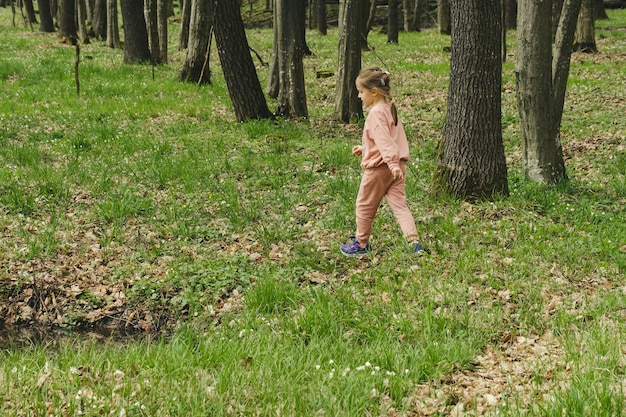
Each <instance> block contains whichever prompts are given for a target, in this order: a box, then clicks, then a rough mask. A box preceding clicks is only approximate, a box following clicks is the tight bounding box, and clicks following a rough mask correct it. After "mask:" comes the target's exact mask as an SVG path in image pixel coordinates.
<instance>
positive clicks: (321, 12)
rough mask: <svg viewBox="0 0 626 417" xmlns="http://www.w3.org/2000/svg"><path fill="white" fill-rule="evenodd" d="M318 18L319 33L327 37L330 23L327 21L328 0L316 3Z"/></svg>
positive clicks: (319, 0) (320, 0) (318, 0)
mask: <svg viewBox="0 0 626 417" xmlns="http://www.w3.org/2000/svg"><path fill="white" fill-rule="evenodd" d="M315 8H316V13H315V15H316V16H317V33H319V34H320V35H322V36H325V35H326V34H327V33H328V22H327V20H326V0H317V1H316V2H315Z"/></svg>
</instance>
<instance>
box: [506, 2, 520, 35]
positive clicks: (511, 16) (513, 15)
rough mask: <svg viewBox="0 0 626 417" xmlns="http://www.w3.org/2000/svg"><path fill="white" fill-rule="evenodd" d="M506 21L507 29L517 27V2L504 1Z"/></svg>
mask: <svg viewBox="0 0 626 417" xmlns="http://www.w3.org/2000/svg"><path fill="white" fill-rule="evenodd" d="M504 21H505V28H506V29H515V28H516V27H517V0H504Z"/></svg>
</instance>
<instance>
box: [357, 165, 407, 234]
mask: <svg viewBox="0 0 626 417" xmlns="http://www.w3.org/2000/svg"><path fill="white" fill-rule="evenodd" d="M400 168H401V169H402V173H403V174H406V165H405V164H404V163H401V164H400ZM405 182H406V181H405V176H403V177H402V179H399V180H396V181H394V180H393V177H392V175H391V171H389V168H388V167H387V165H386V164H383V165H382V166H380V167H378V168H370V169H365V170H364V171H363V177H362V178H361V186H360V187H359V194H358V196H357V198H356V239H357V241H358V242H359V243H360V244H361V245H362V246H363V245H365V244H367V243H368V242H369V239H370V235H371V234H372V222H373V221H374V217H375V216H376V212H377V211H378V207H379V206H380V202H381V201H382V199H383V197H385V198H386V200H387V202H388V203H389V206H390V207H391V211H392V212H393V214H394V216H395V217H396V220H398V223H399V224H400V228H401V229H402V233H403V234H404V236H405V238H407V239H409V240H417V239H418V234H417V228H416V227H415V220H413V215H412V214H411V211H410V210H409V208H408V207H407V204H406V192H405Z"/></svg>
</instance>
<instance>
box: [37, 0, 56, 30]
mask: <svg viewBox="0 0 626 417" xmlns="http://www.w3.org/2000/svg"><path fill="white" fill-rule="evenodd" d="M37 5H38V6H39V31H40V32H48V33H51V32H54V21H53V20H52V12H51V10H50V0H37Z"/></svg>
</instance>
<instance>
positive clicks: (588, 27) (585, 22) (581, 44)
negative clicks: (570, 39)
mask: <svg viewBox="0 0 626 417" xmlns="http://www.w3.org/2000/svg"><path fill="white" fill-rule="evenodd" d="M574 51H577V52H584V53H596V52H598V47H597V46H596V35H595V20H594V6H593V0H583V1H582V4H581V7H580V13H578V21H577V23H576V31H575V32H574Z"/></svg>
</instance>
